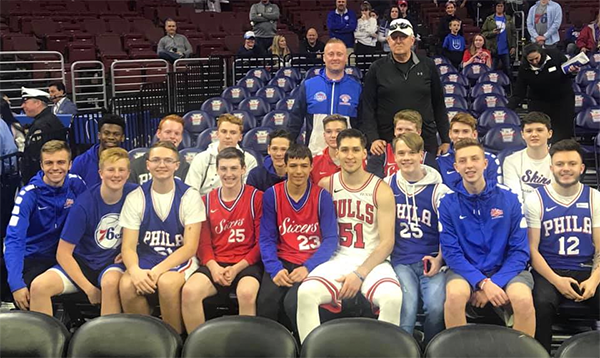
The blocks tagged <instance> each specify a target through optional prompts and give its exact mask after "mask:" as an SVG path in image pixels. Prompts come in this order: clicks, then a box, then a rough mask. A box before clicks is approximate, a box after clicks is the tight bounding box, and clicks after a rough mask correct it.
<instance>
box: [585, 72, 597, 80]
mask: <svg viewBox="0 0 600 358" xmlns="http://www.w3.org/2000/svg"><path fill="white" fill-rule="evenodd" d="M585 77H586V78H587V80H588V81H589V82H592V81H595V80H596V71H585Z"/></svg>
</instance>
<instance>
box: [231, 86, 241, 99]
mask: <svg viewBox="0 0 600 358" xmlns="http://www.w3.org/2000/svg"><path fill="white" fill-rule="evenodd" d="M241 93H242V90H240V89H239V88H233V89H232V90H231V98H240V94H241Z"/></svg>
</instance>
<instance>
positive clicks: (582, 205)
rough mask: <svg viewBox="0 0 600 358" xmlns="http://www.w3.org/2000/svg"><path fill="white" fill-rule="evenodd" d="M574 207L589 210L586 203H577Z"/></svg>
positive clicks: (588, 205)
mask: <svg viewBox="0 0 600 358" xmlns="http://www.w3.org/2000/svg"><path fill="white" fill-rule="evenodd" d="M575 207H577V208H579V209H589V208H590V204H588V203H577V204H575Z"/></svg>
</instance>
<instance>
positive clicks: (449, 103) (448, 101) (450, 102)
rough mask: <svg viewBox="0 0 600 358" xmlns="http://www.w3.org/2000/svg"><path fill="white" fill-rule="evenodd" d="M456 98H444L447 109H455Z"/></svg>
mask: <svg viewBox="0 0 600 358" xmlns="http://www.w3.org/2000/svg"><path fill="white" fill-rule="evenodd" d="M454 102H455V101H454V98H453V97H444V103H445V104H446V108H448V107H454Z"/></svg>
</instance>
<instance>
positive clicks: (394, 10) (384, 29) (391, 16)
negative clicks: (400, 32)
mask: <svg viewBox="0 0 600 358" xmlns="http://www.w3.org/2000/svg"><path fill="white" fill-rule="evenodd" d="M399 16H400V8H399V7H398V6H396V5H392V6H391V7H390V10H389V12H388V14H387V16H386V17H385V18H384V19H383V20H382V21H381V25H380V26H379V32H378V33H377V41H379V42H380V43H381V44H382V46H383V51H384V52H390V45H388V43H387V37H388V33H389V31H390V24H391V23H392V21H394V20H395V19H397V18H398V17H399Z"/></svg>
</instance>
